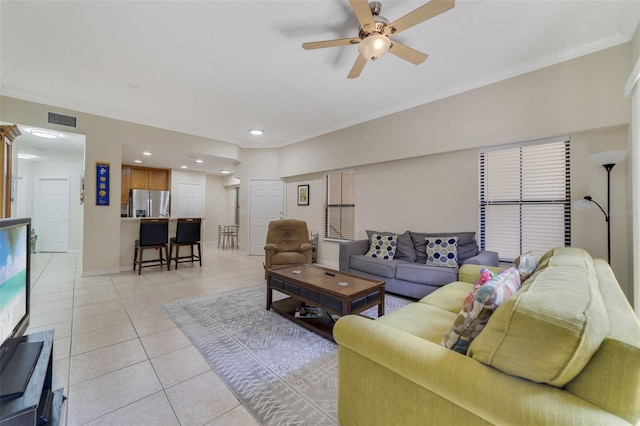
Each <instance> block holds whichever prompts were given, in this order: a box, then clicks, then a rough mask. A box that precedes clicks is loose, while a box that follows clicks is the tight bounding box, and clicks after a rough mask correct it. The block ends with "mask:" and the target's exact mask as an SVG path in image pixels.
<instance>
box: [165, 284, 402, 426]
mask: <svg viewBox="0 0 640 426" xmlns="http://www.w3.org/2000/svg"><path fill="white" fill-rule="evenodd" d="M265 292H266V285H258V286H252V287H247V288H243V289H239V290H232V291H228V292H225V293H219V294H215V295H210V296H206V297H202V298H197V299H189V300H181V301H178V302H175V303H171V304H168V305H165V306H164V307H163V308H164V310H165V311H166V312H167V314H168V315H169V316H170V317H171V319H172V320H173V321H174V322H175V323H176V324H177V325H178V327H179V328H180V329H181V330H182V332H183V333H184V334H185V335H186V336H187V337H188V338H189V340H191V342H192V343H193V345H194V346H195V347H196V348H197V349H198V350H199V351H200V353H201V354H202V355H203V356H204V357H205V358H206V359H207V361H208V362H209V364H210V365H211V367H212V368H213V369H214V370H215V372H216V373H217V374H218V376H220V378H222V380H223V381H224V382H225V383H226V384H227V386H228V387H229V388H230V389H231V390H232V391H233V393H234V394H235V395H236V397H237V398H238V399H239V400H240V401H241V402H242V404H243V405H244V406H245V408H247V410H248V411H249V412H250V413H251V414H252V415H253V416H254V417H255V418H256V420H257V421H258V422H259V423H260V424H262V425H317V426H321V425H336V424H338V420H337V411H338V407H337V404H338V401H337V396H338V362H337V354H338V351H337V345H336V344H335V343H333V342H331V341H330V340H327V339H325V338H323V337H321V336H319V335H317V334H315V333H313V332H311V331H308V330H307V329H305V328H303V327H300V326H298V325H296V324H295V323H293V322H292V321H289V320H287V319H285V318H284V317H282V316H281V315H279V314H277V313H275V312H273V311H271V310H269V311H267V310H266V309H265V304H266V293H265ZM274 299H277V298H276V297H274ZM385 301H386V303H385V312H386V313H389V312H391V311H393V310H395V309H397V308H399V307H401V306H404V305H405V304H407V303H408V301H407V300H405V299H401V298H399V297H395V296H392V295H386V297H385ZM363 314H364V315H367V316H369V317H372V318H375V317H377V308H376V307H374V308H371V309H369V310H367V311H365V312H364V313H363Z"/></svg>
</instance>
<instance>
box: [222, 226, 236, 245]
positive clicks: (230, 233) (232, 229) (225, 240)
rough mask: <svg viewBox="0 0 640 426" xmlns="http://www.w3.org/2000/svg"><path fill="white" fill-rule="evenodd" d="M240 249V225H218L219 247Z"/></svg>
mask: <svg viewBox="0 0 640 426" xmlns="http://www.w3.org/2000/svg"><path fill="white" fill-rule="evenodd" d="M221 245H222V248H223V249H226V248H234V247H236V248H237V247H238V225H218V247H220V246H221Z"/></svg>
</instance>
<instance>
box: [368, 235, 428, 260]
mask: <svg viewBox="0 0 640 426" xmlns="http://www.w3.org/2000/svg"><path fill="white" fill-rule="evenodd" d="M366 232H367V238H368V239H369V243H371V237H372V236H373V234H379V235H384V236H388V235H396V234H395V233H394V232H381V231H372V230H370V229H367V231H366ZM397 235H398V243H397V245H396V255H395V256H394V257H393V258H394V259H397V260H407V261H409V262H415V261H416V249H415V248H414V247H413V241H412V240H411V235H410V234H409V231H405V232H404V233H403V234H397Z"/></svg>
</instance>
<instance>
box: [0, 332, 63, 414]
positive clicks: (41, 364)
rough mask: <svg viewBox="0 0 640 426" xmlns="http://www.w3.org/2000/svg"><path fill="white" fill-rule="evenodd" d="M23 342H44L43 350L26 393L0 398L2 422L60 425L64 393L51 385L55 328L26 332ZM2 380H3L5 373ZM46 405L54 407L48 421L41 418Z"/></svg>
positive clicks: (49, 412) (49, 411) (50, 410)
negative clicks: (44, 421)
mask: <svg viewBox="0 0 640 426" xmlns="http://www.w3.org/2000/svg"><path fill="white" fill-rule="evenodd" d="M21 342H42V350H41V351H40V356H39V357H38V361H37V362H36V365H35V368H34V369H33V373H32V374H31V378H30V379H29V384H28V385H27V389H26V390H25V392H24V394H22V395H21V396H19V397H4V398H2V399H0V426H23V425H25V426H26V425H29V426H33V425H41V424H46V425H47V426H49V425H53V426H57V425H59V424H60V413H61V411H62V403H63V400H64V396H63V394H62V392H63V390H62V389H56V390H53V389H52V388H51V387H52V378H51V377H52V367H53V359H52V356H53V330H46V331H41V332H39V333H33V334H29V335H26V336H23V337H22V340H21ZM0 380H2V378H1V377H0ZM45 406H48V407H50V409H49V410H47V411H48V412H47V413H46V415H45V416H44V417H45V419H46V420H47V423H43V419H42V418H41V412H42V410H43V408H45Z"/></svg>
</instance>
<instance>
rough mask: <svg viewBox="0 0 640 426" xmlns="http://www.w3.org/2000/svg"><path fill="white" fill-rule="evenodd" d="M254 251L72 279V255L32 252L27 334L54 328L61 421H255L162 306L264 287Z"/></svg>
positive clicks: (211, 251) (76, 260) (211, 252)
mask: <svg viewBox="0 0 640 426" xmlns="http://www.w3.org/2000/svg"><path fill="white" fill-rule="evenodd" d="M262 262H263V257H262V256H247V255H246V253H243V252H239V251H238V250H222V249H218V248H217V246H215V245H206V246H205V247H203V264H202V267H200V266H199V265H197V264H196V265H195V266H192V265H191V264H190V263H181V264H180V265H179V269H178V270H177V271H176V270H175V268H174V265H172V268H171V271H167V270H166V268H165V269H163V270H162V271H160V268H159V267H151V268H145V269H143V270H142V275H140V276H138V275H137V272H133V271H126V272H122V273H120V274H115V275H105V276H99V277H86V278H82V277H81V271H80V268H81V257H80V255H77V254H68V253H56V254H53V253H37V254H35V255H32V277H31V282H32V293H31V324H30V328H29V331H28V332H35V331H40V330H46V329H52V328H53V329H55V340H54V354H53V357H54V360H53V381H54V388H59V387H63V388H64V394H65V395H66V396H67V397H68V400H67V401H66V402H65V404H64V406H63V416H62V417H63V418H62V422H61V424H62V425H65V424H66V425H69V426H72V425H73V426H75V425H118V426H120V425H208V426H217V425H224V426H232V425H256V424H257V423H256V421H255V420H254V419H253V417H252V416H251V415H250V414H249V413H248V412H247V411H246V410H245V409H244V408H243V406H242V405H241V404H240V402H239V401H238V400H237V399H236V397H235V396H234V395H233V393H231V391H229V390H228V389H227V387H226V386H225V384H224V383H223V382H222V380H221V379H220V378H219V377H218V376H217V375H216V374H215V372H214V371H213V370H212V369H211V367H210V366H209V364H208V363H207V362H206V361H205V360H204V359H203V358H202V356H201V355H200V353H199V352H198V351H197V350H196V348H195V347H194V346H192V345H191V342H190V341H189V340H188V339H187V338H186V337H185V336H184V335H183V334H182V332H181V331H180V330H179V329H178V328H177V327H176V325H175V324H174V323H173V322H172V321H171V319H169V317H167V315H165V313H164V311H163V310H162V305H164V304H166V303H169V302H171V301H174V300H178V299H184V298H193V297H199V296H204V295H207V294H212V293H219V292H223V291H228V290H232V289H236V288H240V287H246V286H251V285H256V284H260V283H264V272H263V269H262Z"/></svg>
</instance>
